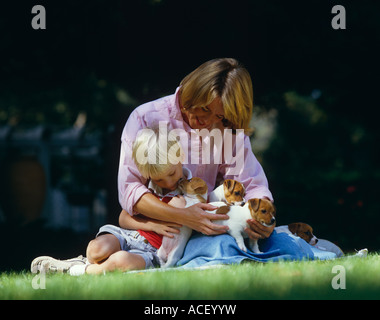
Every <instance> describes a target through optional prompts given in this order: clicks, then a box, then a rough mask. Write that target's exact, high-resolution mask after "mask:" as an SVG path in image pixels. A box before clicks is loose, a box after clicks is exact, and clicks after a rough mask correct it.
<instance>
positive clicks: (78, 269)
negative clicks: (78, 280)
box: [69, 264, 87, 276]
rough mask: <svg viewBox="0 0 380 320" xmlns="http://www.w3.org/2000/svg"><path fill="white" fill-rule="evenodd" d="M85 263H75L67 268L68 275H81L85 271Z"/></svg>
mask: <svg viewBox="0 0 380 320" xmlns="http://www.w3.org/2000/svg"><path fill="white" fill-rule="evenodd" d="M86 268H87V264H77V265H75V266H72V267H71V268H70V269H69V274H70V276H81V275H83V274H85V273H86Z"/></svg>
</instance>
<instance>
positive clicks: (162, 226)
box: [149, 220, 181, 238]
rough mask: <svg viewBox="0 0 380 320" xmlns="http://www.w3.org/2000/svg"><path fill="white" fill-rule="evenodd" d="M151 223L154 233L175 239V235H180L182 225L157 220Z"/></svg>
mask: <svg viewBox="0 0 380 320" xmlns="http://www.w3.org/2000/svg"><path fill="white" fill-rule="evenodd" d="M149 223H150V224H151V227H152V231H154V232H156V233H158V234H161V235H163V236H166V237H169V238H173V237H174V235H173V233H179V228H181V225H180V224H177V223H174V222H166V221H158V220H156V221H150V222H149Z"/></svg>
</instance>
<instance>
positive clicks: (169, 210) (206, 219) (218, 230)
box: [133, 193, 228, 235]
mask: <svg viewBox="0 0 380 320" xmlns="http://www.w3.org/2000/svg"><path fill="white" fill-rule="evenodd" d="M216 208H217V207H214V206H212V205H210V204H207V203H197V204H195V205H193V206H190V207H187V208H175V207H172V206H169V205H167V204H166V203H164V202H161V201H160V200H158V199H157V197H155V196H154V195H153V194H151V193H145V194H144V195H143V196H142V197H141V198H140V199H139V200H138V202H137V203H136V204H135V206H134V208H133V209H134V211H137V212H140V213H141V214H143V215H144V216H147V217H149V218H152V219H155V220H161V221H169V222H175V223H178V224H181V225H185V226H188V227H189V228H191V229H193V230H196V231H199V232H201V233H203V234H206V235H217V234H222V233H225V232H226V231H227V230H228V227H227V226H221V225H218V224H215V223H212V222H211V220H226V219H228V216H227V215H225V214H214V213H208V212H205V211H204V210H210V211H211V210H215V209H216Z"/></svg>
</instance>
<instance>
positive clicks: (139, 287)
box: [0, 253, 380, 300]
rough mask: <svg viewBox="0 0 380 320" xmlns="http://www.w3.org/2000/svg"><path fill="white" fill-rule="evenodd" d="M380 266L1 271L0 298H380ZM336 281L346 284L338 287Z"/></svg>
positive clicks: (373, 259)
mask: <svg viewBox="0 0 380 320" xmlns="http://www.w3.org/2000/svg"><path fill="white" fill-rule="evenodd" d="M334 266H342V267H343V268H342V267H336V268H340V269H339V270H337V271H335V273H334V272H333V268H334ZM379 271H380V257H379V254H377V253H372V254H370V255H369V256H368V257H367V258H343V259H337V260H331V261H297V262H276V263H267V264H261V263H245V264H241V265H233V266H224V267H221V268H214V269H206V270H187V271H184V270H175V269H172V270H167V271H164V272H163V271H157V272H136V273H124V274H123V273H119V272H114V273H108V274H106V275H101V276H89V275H85V276H81V277H71V276H69V275H66V274H48V275H46V276H45V279H43V277H42V278H40V277H41V275H40V274H37V275H36V274H33V273H31V272H27V271H25V272H20V273H2V274H0V299H6V300H8V299H127V300H141V299H161V300H168V299H174V300H183V299H194V300H210V299H211V300H216V299H217V300H219V299H239V300H241V299H379V298H380V272H379ZM36 276H37V277H36ZM334 277H337V278H335V279H334ZM338 278H339V279H338ZM41 279H42V280H41ZM332 283H335V284H336V285H335V286H344V285H345V289H334V288H333V286H332ZM33 286H34V287H35V288H36V287H38V286H41V287H45V289H34V288H33Z"/></svg>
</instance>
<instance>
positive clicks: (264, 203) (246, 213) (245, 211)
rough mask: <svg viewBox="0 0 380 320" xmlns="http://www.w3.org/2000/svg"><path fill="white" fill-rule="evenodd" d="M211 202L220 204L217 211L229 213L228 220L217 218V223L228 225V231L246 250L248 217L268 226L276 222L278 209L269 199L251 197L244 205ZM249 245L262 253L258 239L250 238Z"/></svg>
mask: <svg viewBox="0 0 380 320" xmlns="http://www.w3.org/2000/svg"><path fill="white" fill-rule="evenodd" d="M210 204H212V205H214V206H220V208H219V209H217V211H216V213H223V214H227V215H228V216H229V217H230V218H229V219H228V220H216V221H215V223H218V224H222V225H227V226H228V227H229V230H228V233H229V234H230V235H231V236H232V237H234V238H235V240H236V242H237V244H238V246H239V248H240V249H241V250H243V251H245V252H246V251H247V247H246V246H245V243H244V238H248V235H247V234H246V232H245V231H244V229H245V228H247V227H248V224H247V220H248V219H252V218H253V219H255V220H256V221H258V222H260V223H261V224H262V225H264V226H266V227H270V226H272V225H273V224H274V223H275V222H276V209H275V207H274V205H273V203H272V202H270V201H269V200H267V199H250V200H248V202H247V203H246V204H245V205H244V206H242V207H240V206H226V205H224V206H223V205H222V206H221V204H223V202H211V203H210ZM209 212H212V211H209ZM249 247H250V249H251V250H252V251H253V252H254V253H261V252H260V250H259V246H258V244H257V240H252V239H249Z"/></svg>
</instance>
